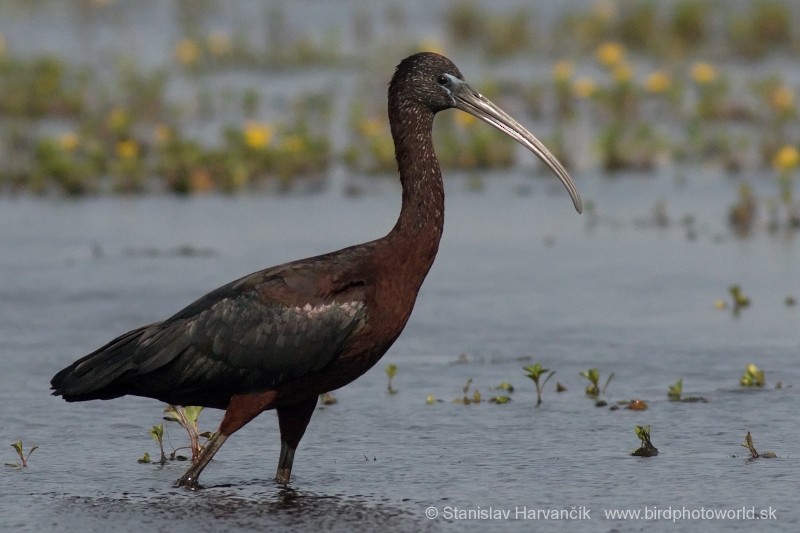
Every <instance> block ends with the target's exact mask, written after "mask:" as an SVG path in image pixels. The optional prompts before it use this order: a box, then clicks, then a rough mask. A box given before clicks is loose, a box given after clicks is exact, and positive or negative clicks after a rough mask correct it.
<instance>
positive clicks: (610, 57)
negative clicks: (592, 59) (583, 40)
mask: <svg viewBox="0 0 800 533" xmlns="http://www.w3.org/2000/svg"><path fill="white" fill-rule="evenodd" d="M624 59H625V48H623V46H622V45H621V44H619V43H617V42H613V41H608V42H605V43H603V44H601V45H600V46H598V47H597V61H599V62H600V64H601V65H604V66H606V67H613V66H616V65H619V64H620V63H622V61H623V60H624Z"/></svg>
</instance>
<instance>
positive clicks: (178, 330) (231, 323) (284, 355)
mask: <svg viewBox="0 0 800 533" xmlns="http://www.w3.org/2000/svg"><path fill="white" fill-rule="evenodd" d="M292 274H293V273H292V272H288V273H287V272H285V271H284V272H280V271H276V270H272V271H263V272H260V273H256V274H253V275H251V276H247V277H245V278H242V279H241V280H237V281H235V282H232V283H230V284H228V285H225V286H223V287H220V288H219V289H217V290H215V291H212V292H211V293H209V294H207V295H205V296H204V297H202V298H200V299H199V300H197V301H196V302H194V303H193V304H191V305H189V306H187V307H186V308H185V309H183V310H182V311H180V312H179V313H177V314H176V315H174V316H173V317H171V318H169V319H167V320H165V321H164V322H158V323H155V324H151V325H149V326H144V327H141V328H138V329H136V330H133V331H130V332H128V333H126V334H124V335H121V336H120V337H118V338H117V339H114V340H113V341H111V342H110V343H108V344H107V345H105V346H103V347H102V348H100V349H98V350H97V351H95V352H93V353H91V354H89V355H87V356H85V357H83V358H81V359H79V360H78V361H76V362H75V363H73V364H72V365H70V366H69V367H67V368H65V369H64V370H62V371H61V372H59V373H58V374H56V376H55V377H54V378H53V380H52V382H51V384H52V386H53V389H54V391H55V392H54V394H60V395H62V396H64V398H65V399H67V400H73V401H78V400H86V399H94V398H114V397H118V396H121V395H124V394H135V395H140V396H148V397H153V398H158V399H161V400H163V401H167V402H170V403H176V404H183V405H189V404H195V403H197V404H203V403H201V402H200V400H201V399H204V398H218V400H217V399H213V400H208V402H206V403H205V404H207V405H211V404H215V403H219V402H224V401H227V400H226V398H227V397H229V396H230V394H232V393H245V392H256V391H261V390H267V389H270V388H274V387H275V386H278V385H280V384H281V383H283V382H285V381H287V380H290V379H293V378H296V377H300V376H303V375H305V374H308V373H311V372H315V371H317V370H320V369H322V368H323V367H325V365H327V364H328V363H330V362H331V361H332V360H333V359H335V358H336V356H337V355H339V354H340V353H341V351H342V349H343V348H344V346H345V344H346V341H347V339H348V337H349V336H350V335H351V334H352V333H353V331H354V330H356V329H357V328H358V326H359V324H361V323H362V322H363V320H364V314H365V303H364V299H363V297H362V296H363V295H361V294H359V292H358V291H351V290H347V289H345V290H340V291H335V292H331V291H327V292H323V293H320V291H317V290H313V287H311V285H309V289H311V290H309V291H308V293H305V292H306V291H302V292H303V293H305V294H303V293H300V294H298V291H297V287H296V286H293V287H289V285H288V284H287V283H289V284H291V279H290V278H291V277H292ZM287 277H288V278H289V279H287ZM287 295H290V296H291V297H287ZM223 406H224V404H223Z"/></svg>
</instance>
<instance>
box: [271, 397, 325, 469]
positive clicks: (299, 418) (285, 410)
mask: <svg viewBox="0 0 800 533" xmlns="http://www.w3.org/2000/svg"><path fill="white" fill-rule="evenodd" d="M316 406H317V396H313V397H311V398H308V399H307V400H303V401H301V402H298V403H293V404H291V405H283V406H281V407H278V408H277V411H278V424H279V426H280V428H281V456H280V459H279V460H278V472H277V473H276V474H275V481H277V482H278V483H280V484H282V485H286V484H288V483H289V479H290V478H291V476H292V463H293V462H294V452H295V450H297V445H298V444H300V439H302V438H303V434H304V433H305V432H306V427H308V422H309V421H310V420H311V415H313V414H314V408H315V407H316Z"/></svg>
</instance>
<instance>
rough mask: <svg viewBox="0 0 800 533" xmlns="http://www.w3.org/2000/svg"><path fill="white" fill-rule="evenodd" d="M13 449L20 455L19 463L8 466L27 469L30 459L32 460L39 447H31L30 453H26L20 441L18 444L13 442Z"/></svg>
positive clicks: (8, 464) (7, 464)
mask: <svg viewBox="0 0 800 533" xmlns="http://www.w3.org/2000/svg"><path fill="white" fill-rule="evenodd" d="M11 447H12V448H14V451H15V452H17V455H19V460H20V462H19V463H6V466H11V467H13V468H26V467H27V466H28V459H29V458H30V456H31V454H32V453H33V452H35V451H36V449H37V448H38V446H37V445H35V444H34V445H33V446H31V449H30V450H28V453H27V454H26V453H25V449H24V447H23V446H22V441H21V440H18V441H17V442H12V443H11Z"/></svg>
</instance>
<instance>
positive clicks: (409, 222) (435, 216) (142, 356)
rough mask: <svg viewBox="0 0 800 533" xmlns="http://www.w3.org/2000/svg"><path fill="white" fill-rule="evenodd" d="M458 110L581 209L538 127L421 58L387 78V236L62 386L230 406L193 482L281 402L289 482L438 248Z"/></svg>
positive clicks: (131, 346) (386, 338) (146, 334)
mask: <svg viewBox="0 0 800 533" xmlns="http://www.w3.org/2000/svg"><path fill="white" fill-rule="evenodd" d="M448 108H457V109H461V110H463V111H466V112H467V113H470V114H472V115H474V116H476V117H477V118H479V119H481V120H483V121H485V122H487V123H489V124H491V125H492V126H494V127H496V128H498V129H499V130H501V131H503V132H504V133H506V134H507V135H509V136H510V137H512V138H513V139H515V140H516V141H518V142H519V143H521V144H522V145H523V146H525V147H526V148H528V149H529V150H531V151H532V152H533V153H534V154H536V155H537V156H539V157H540V158H541V159H542V160H543V161H544V162H545V163H546V164H547V165H548V166H549V167H550V168H551V169H552V170H553V171H554V172H555V173H556V175H557V176H558V178H559V179H560V180H561V182H562V183H563V184H564V186H566V188H567V190H568V191H569V194H570V196H571V197H572V201H573V203H574V204H575V208H576V209H577V210H578V212H580V211H581V209H582V207H581V199H580V196H579V194H578V191H577V189H576V187H575V185H574V184H573V183H572V180H571V179H570V177H569V175H568V174H567V172H566V171H565V170H564V168H563V167H562V166H561V164H560V163H559V162H558V161H557V160H556V158H555V157H554V156H553V155H552V154H551V153H550V152H549V151H548V150H547V149H546V148H545V147H544V146H543V145H542V144H541V143H540V142H539V141H538V140H537V139H536V138H535V137H534V136H533V135H532V134H531V133H530V132H528V131H527V130H526V129H525V128H523V127H522V126H521V125H520V124H519V123H517V122H516V121H515V120H514V119H513V118H511V117H510V116H509V115H508V114H506V113H505V112H504V111H502V110H501V109H500V108H498V107H497V106H496V105H494V104H493V103H491V102H490V101H489V100H488V99H486V98H485V97H484V96H482V95H481V94H479V93H477V92H475V91H474V90H473V89H472V88H471V87H470V86H469V85H467V84H466V83H465V82H464V78H463V76H462V75H461V73H460V72H459V70H458V68H456V66H455V65H454V64H453V63H452V62H451V61H450V60H449V59H447V58H445V57H443V56H441V55H438V54H433V53H419V54H416V55H412V56H411V57H408V58H406V59H404V60H403V61H402V62H401V63H400V64H399V65H398V66H397V69H396V71H395V73H394V76H393V77H392V80H391V82H390V84H389V123H390V125H391V130H392V137H393V139H394V144H395V155H396V158H397V165H398V169H399V172H400V181H401V184H402V189H403V197H402V207H401V209H400V216H399V218H398V220H397V223H396V224H395V226H394V228H392V230H391V231H390V232H389V234H388V235H386V236H385V237H383V238H381V239H377V240H374V241H371V242H368V243H364V244H360V245H358V246H352V247H349V248H345V249H343V250H339V251H336V252H331V253H328V254H325V255H320V256H317V257H312V258H309V259H303V260H300V261H294V262H291V263H286V264H283V265H279V266H276V267H272V268H268V269H266V270H262V271H260V272H256V273H254V274H250V275H249V276H245V277H243V278H241V279H238V280H236V281H234V282H232V283H229V284H227V285H224V286H223V287H220V288H219V289H217V290H215V291H212V292H210V293H208V294H207V295H205V296H203V297H202V298H200V299H199V300H197V301H196V302H194V303H192V304H191V305H189V306H188V307H186V308H185V309H183V310H181V311H179V312H178V313H177V314H175V315H174V316H172V317H170V318H168V319H167V320H164V321H163V322H156V323H153V324H150V325H147V326H143V327H140V328H138V329H135V330H133V331H130V332H128V333H125V334H124V335H122V336H120V337H118V338H116V339H114V340H113V341H111V342H109V343H108V344H106V345H105V346H103V347H102V348H100V349H98V350H97V351H95V352H93V353H91V354H89V355H87V356H85V357H83V358H82V359H79V360H78V361H76V362H75V363H73V364H72V365H70V366H68V367H67V368H65V369H64V370H62V371H61V372H59V373H58V374H56V375H55V377H53V379H52V381H51V385H52V388H53V390H54V392H53V394H54V395H60V396H63V397H64V399H65V400H67V401H68V402H74V401H83V400H95V399H102V400H107V399H111V398H117V397H119V396H123V395H125V394H133V395H137V396H146V397H149V398H155V399H158V400H161V401H163V402H167V403H170V404H175V405H203V406H206V407H214V408H218V409H225V415H224V417H223V420H222V423H221V424H220V427H219V430H218V431H217V433H216V434H215V435H214V437H213V438H212V439H211V440H210V441H209V443H208V444H207V445H206V447H205V449H204V450H203V452H202V453H201V455H200V457H199V458H198V459H197V460H196V461H195V462H194V464H192V466H191V467H190V468H189V469H188V471H187V472H186V473H185V474H184V475H183V477H181V478H180V479H179V480H178V481H177V484H178V485H184V486H188V487H190V488H193V487H197V486H198V484H197V480H198V477H199V476H200V473H201V472H202V471H203V469H204V468H205V467H206V465H207V464H208V462H209V461H210V460H211V458H212V457H213V456H214V454H215V453H216V452H217V450H219V448H220V446H222V444H223V443H224V442H225V440H226V439H227V438H228V437H229V436H230V435H231V434H233V433H234V432H235V431H236V430H238V429H239V428H241V427H242V426H244V425H245V424H247V423H248V422H249V421H250V420H252V419H253V418H255V417H256V416H258V414H260V413H261V412H263V411H265V410H268V409H275V410H276V411H277V413H278V424H279V427H280V434H281V452H280V458H279V460H278V471H277V475H276V480H277V481H278V482H279V483H283V484H286V483H288V482H289V477H290V475H291V471H292V462H293V460H294V454H295V450H296V448H297V445H298V443H299V442H300V439H301V438H302V436H303V433H304V432H305V429H306V426H307V425H308V422H309V420H310V419H311V415H312V413H313V412H314V408H315V406H316V404H317V398H318V396H319V395H320V394H321V393H324V392H327V391H330V390H333V389H337V388H339V387H342V386H344V385H346V384H347V383H350V382H351V381H353V380H354V379H356V378H357V377H359V376H360V375H361V374H363V373H364V372H366V371H367V370H368V369H369V368H370V367H372V366H373V365H374V364H375V363H376V362H377V361H378V360H379V359H380V358H381V357H382V356H383V354H384V353H386V350H388V349H389V347H390V346H391V345H392V343H393V342H394V341H395V339H397V337H398V335H400V332H401V331H402V330H403V327H404V326H405V324H406V321H407V320H408V317H409V315H410V314H411V310H412V308H413V307H414V301H415V300H416V298H417V293H418V291H419V288H420V286H421V285H422V281H423V280H424V279H425V275H426V274H427V273H428V270H429V269H430V267H431V264H432V263H433V259H434V257H435V256H436V251H437V249H438V247H439V240H440V238H441V235H442V228H443V224H444V189H443V185H442V175H441V171H440V170H439V163H438V161H437V160H436V156H435V154H434V150H433V141H432V138H431V128H432V125H433V117H434V115H435V114H436V113H437V112H439V111H442V110H445V109H448Z"/></svg>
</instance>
